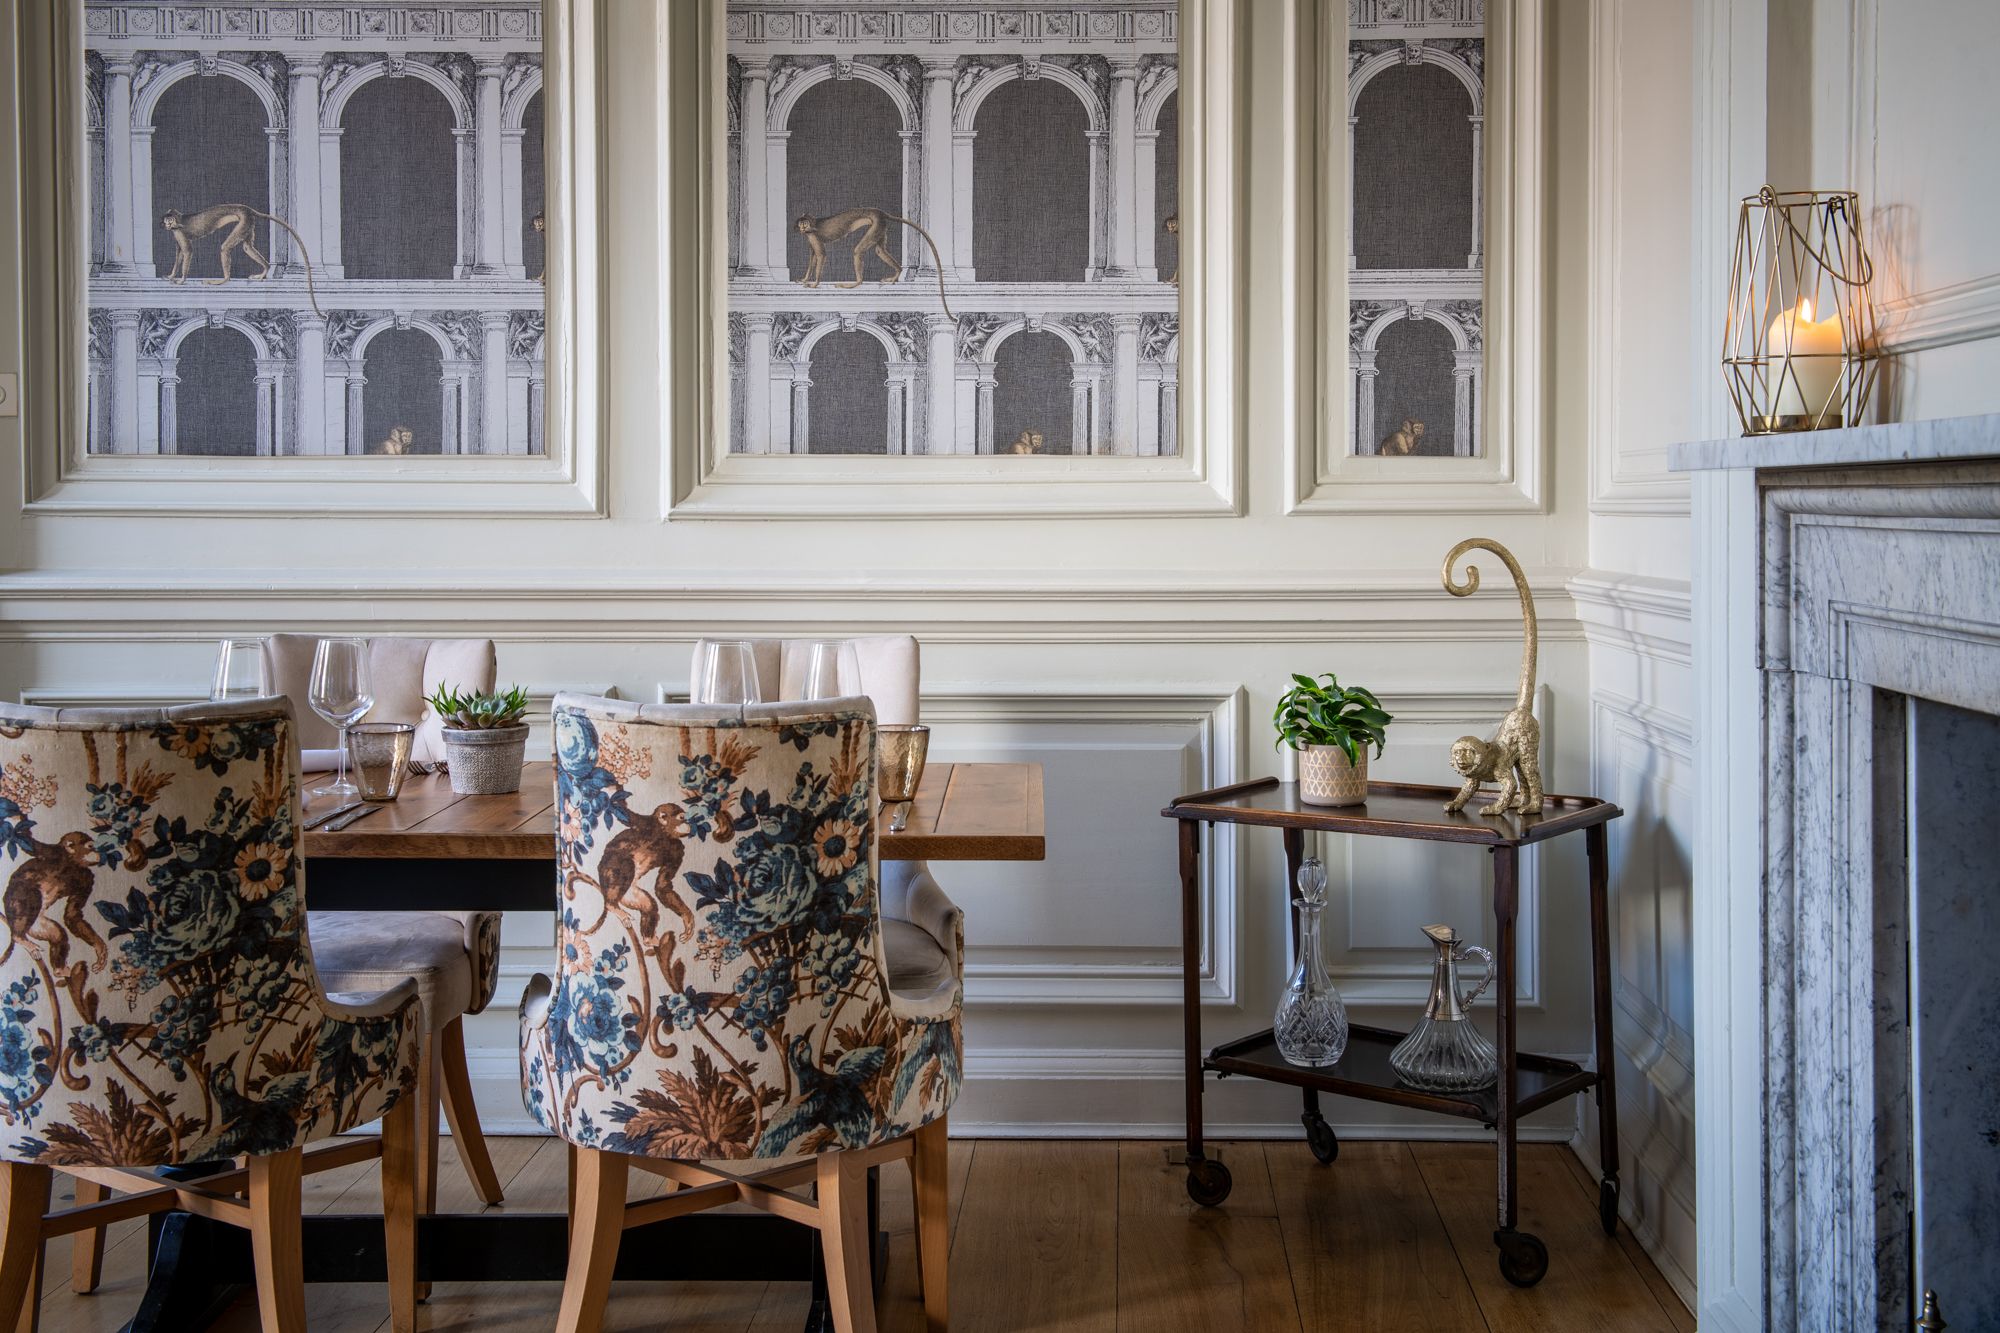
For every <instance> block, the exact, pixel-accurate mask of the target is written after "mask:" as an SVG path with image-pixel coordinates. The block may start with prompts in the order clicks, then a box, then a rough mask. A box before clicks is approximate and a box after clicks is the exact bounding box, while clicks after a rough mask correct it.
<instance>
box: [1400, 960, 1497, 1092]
mask: <svg viewBox="0 0 2000 1333" xmlns="http://www.w3.org/2000/svg"><path fill="white" fill-rule="evenodd" d="M1424 934H1425V935H1426V936H1427V937H1429V939H1430V942H1431V944H1432V945H1433V946H1434V947H1435V948H1436V949H1437V958H1436V959H1435V960H1434V961H1433V962H1432V965H1431V998H1430V1003H1429V1004H1428V1005H1426V1006H1425V1009H1424V1016H1423V1019H1422V1021H1420V1022H1419V1023H1418V1024H1417V1025H1416V1026H1415V1027H1414V1028H1412V1029H1410V1035H1409V1036H1407V1037H1405V1038H1403V1040H1402V1041H1400V1042H1398V1043H1397V1045H1396V1049H1395V1050H1393V1051H1391V1052H1389V1064H1390V1065H1391V1066H1392V1067H1393V1068H1394V1069H1395V1071H1396V1074H1397V1076H1398V1077H1399V1078H1401V1079H1402V1080H1403V1082H1405V1083H1407V1084H1409V1085H1410V1086H1411V1087H1413V1088H1422V1089H1424V1090H1426V1091H1429V1092H1473V1091H1476V1090H1478V1089H1480V1088H1490V1087H1492V1086H1493V1084H1494V1083H1495V1081H1497V1080H1498V1079H1499V1077H1500V1060H1499V1056H1498V1055H1497V1054H1496V1053H1495V1052H1494V1050H1493V1043H1492V1042H1490V1041H1488V1040H1486V1035H1485V1034H1484V1033H1482V1032H1481V1031H1480V1030H1479V1029H1478V1028H1477V1027H1475V1026H1474V1025H1473V1022H1472V1016H1471V1015H1470V1014H1468V1013H1466V1010H1467V1008H1469V1007H1470V1006H1471V1004H1472V1002H1473V1001H1474V1000H1476V999H1478V998H1479V995H1480V992H1482V991H1484V990H1485V989H1486V988H1487V986H1489V985H1490V984H1492V981H1493V955H1492V954H1490V953H1488V952H1486V950H1484V949H1482V948H1480V947H1479V946H1478V945H1476V944H1466V943H1463V942H1462V941H1460V939H1459V938H1458V935H1457V933H1456V932H1454V931H1453V930H1452V928H1451V927H1450V926H1425V927H1424ZM1468 957H1478V958H1481V959H1484V960H1485V962H1486V975H1485V977H1483V978H1481V980H1480V982H1479V984H1478V985H1477V986H1474V987H1473V988H1472V990H1471V992H1470V993H1469V994H1465V995H1461V994H1459V991H1458V965H1459V963H1460V961H1462V960H1463V959H1466V958H1468Z"/></svg>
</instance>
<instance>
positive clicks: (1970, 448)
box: [1667, 413, 2000, 472]
mask: <svg viewBox="0 0 2000 1333" xmlns="http://www.w3.org/2000/svg"><path fill="white" fill-rule="evenodd" d="M1996 457H2000V413H1996V414H1993V415H1989V416H1977V417H1946V418H1943V419H1941V420H1937V421H1904V422H1895V423H1892V424H1890V425H1886V426H1854V427H1850V428H1848V429H1845V430H1815V431H1800V432H1798V433H1796V434H1791V435H1753V436H1743V437H1739V438H1737V439H1732V440H1699V441H1694V442H1691V443H1687V444H1676V445H1673V446H1672V447H1671V448H1669V450H1668V451H1667V466H1668V467H1669V468H1671V469H1672V470H1673V471H1675V472H1720V471H1730V470H1734V469H1741V468H1755V469H1757V470H1759V471H1763V470H1766V469H1773V468H1801V467H1851V466H1855V465H1859V464H1868V463H1931V462H1950V461H1955V460H1959V459H1969V458H1996Z"/></svg>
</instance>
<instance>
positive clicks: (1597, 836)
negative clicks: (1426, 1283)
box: [1160, 778, 1623, 1287]
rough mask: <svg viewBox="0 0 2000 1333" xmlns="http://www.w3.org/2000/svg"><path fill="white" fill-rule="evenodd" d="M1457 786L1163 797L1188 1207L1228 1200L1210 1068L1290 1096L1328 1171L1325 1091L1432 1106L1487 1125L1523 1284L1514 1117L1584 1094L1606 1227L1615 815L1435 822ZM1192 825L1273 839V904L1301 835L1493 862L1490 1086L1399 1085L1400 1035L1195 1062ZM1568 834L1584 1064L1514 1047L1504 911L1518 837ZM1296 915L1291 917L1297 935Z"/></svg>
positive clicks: (1612, 1174)
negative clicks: (1481, 854) (1608, 850)
mask: <svg viewBox="0 0 2000 1333" xmlns="http://www.w3.org/2000/svg"><path fill="white" fill-rule="evenodd" d="M1455 790H1456V789H1455V788H1452V787H1429V786H1416V785H1408V784H1402V783H1393V782H1371V783H1369V784H1368V800H1367V802H1366V803H1365V804H1362V805H1356V806H1347V807H1341V808H1325V807H1321V806H1312V805H1306V804H1304V803H1303V802H1301V801H1300V800H1299V795H1298V787H1297V784H1295V783H1289V782H1279V781H1278V780H1277V779H1276V778H1263V779H1260V780H1258V781H1256V782H1245V783H1241V784H1238V785H1236V786H1233V787H1221V788H1218V789H1216V790H1214V791H1205V792H1196V793H1195V794H1193V795H1191V796H1183V797H1180V798H1179V799H1177V800H1175V801H1174V802H1173V804H1171V805H1169V806H1168V807H1167V808H1166V809H1165V810H1163V811H1161V812H1160V813H1161V814H1163V815H1165V816H1166V817H1167V818H1169V819H1173V820H1178V821H1179V825H1180V872H1181V951H1182V955H1181V957H1182V985H1183V991H1182V1005H1183V1038H1184V1047H1185V1056H1186V1060H1187V1159H1186V1161H1187V1168H1188V1177H1187V1189H1188V1195H1189V1197H1191V1198H1192V1199H1193V1200H1194V1201H1195V1202H1196V1203H1198V1204H1202V1205H1204V1206H1206V1207H1211V1208H1212V1207H1215V1206H1216V1205H1218V1204H1220V1203H1222V1201H1223V1200H1225V1199H1227V1198H1228V1197H1229V1190H1230V1184H1231V1182H1230V1178H1229V1169H1228V1168H1227V1167H1225V1166H1224V1165H1223V1164H1222V1163H1221V1162H1220V1161H1218V1160H1216V1159H1215V1158H1212V1157H1209V1156H1208V1155H1207V1154H1206V1152H1204V1150H1203V1148H1202V1123H1201V1099H1202V1075H1203V1073H1204V1071H1213V1072H1214V1073H1216V1074H1217V1075H1218V1076H1220V1077H1224V1078H1227V1077H1229V1076H1230V1075H1232V1074H1235V1075H1242V1076H1244V1077H1247V1078H1260V1079H1266V1080H1269V1081H1270V1082H1274V1083H1287V1084H1290V1085H1292V1086H1293V1087H1296V1088H1299V1089H1301V1090H1302V1093H1303V1095H1304V1099H1305V1110H1304V1114H1303V1115H1302V1116H1301V1117H1300V1118H1301V1119H1302V1120H1303V1121H1304V1123H1305V1128H1306V1142H1307V1143H1308V1144H1309V1145H1310V1147H1311V1148H1312V1153H1313V1156H1314V1157H1316V1158H1318V1159H1319V1161H1320V1162H1321V1163H1322V1164H1330V1163H1331V1162H1332V1161H1333V1160H1334V1158H1335V1157H1336V1156H1338V1155H1339V1153H1340V1143H1339V1140H1338V1139H1337V1138H1336V1137H1335V1136H1334V1132H1333V1127H1332V1126H1331V1125H1329V1124H1328V1123H1327V1121H1326V1118H1325V1117H1324V1116H1323V1115H1321V1114H1320V1109H1319V1095H1320V1094H1321V1093H1323V1092H1327V1093H1338V1094H1340V1095H1341V1096H1344V1097H1358V1098H1361V1099H1363V1100H1366V1101H1375V1102H1389V1103H1392V1104H1394V1105H1396V1106H1409V1107H1414V1108H1416V1109H1417V1110H1420V1111H1435V1112H1437V1113H1438V1114H1440V1115H1455V1116H1461V1117H1463V1118H1465V1119H1468V1120H1477V1121H1478V1122H1480V1123H1481V1124H1483V1125H1486V1126H1489V1127H1490V1128H1492V1129H1493V1130H1495V1131H1496V1138H1497V1140H1498V1145H1497V1146H1498V1149H1499V1169H1498V1187H1497V1195H1498V1225H1497V1227H1496V1228H1495V1230H1494V1232H1493V1242H1494V1244H1495V1245H1496V1246H1498V1247H1499V1252H1500V1272H1501V1274H1502V1276H1504V1277H1505V1278H1506V1279H1507V1280H1508V1281H1509V1282H1512V1283H1513V1284H1514V1285H1516V1286H1520V1287H1532V1286H1534V1285H1535V1283H1537V1282H1539V1281H1541V1279H1542V1276H1543V1274H1545V1273H1546V1272H1548V1267H1549V1252H1548V1248H1547V1246H1545V1245H1544V1244H1543V1243H1542V1241H1541V1238H1540V1237H1538V1236H1535V1235H1533V1234H1532V1233H1530V1232H1526V1231H1520V1230H1517V1229H1516V1227H1515V1222H1516V1218H1517V1210H1516V1199H1515V1188H1516V1183H1517V1180H1518V1176H1517V1172H1516V1152H1517V1146H1518V1145H1517V1131H1518V1127H1519V1125H1520V1120H1521V1117H1522V1116H1524V1115H1527V1114H1529V1113H1530V1112H1533V1111H1536V1110H1539V1109H1541V1108H1542V1107H1544V1106H1548V1105H1550V1104H1552V1103H1554V1102H1558V1101H1560V1100H1562V1099H1563V1098H1565V1097H1569V1096H1573V1095H1575V1094H1576V1093H1579V1092H1585V1091H1589V1090H1592V1089H1594V1090H1595V1091H1596V1094H1597V1123H1598V1133H1599V1138H1600V1142H1601V1155H1602V1160H1603V1167H1604V1174H1603V1178H1602V1180H1601V1182H1600V1184H1599V1188H1598V1219H1599V1221H1600V1223H1601V1224H1602V1225H1603V1227H1604V1232H1605V1234H1606V1235H1612V1234H1615V1233H1616V1231H1617V1228H1618V1098H1617V1094H1616V1089H1615V1088H1614V1086H1613V1083H1612V1070H1613V1066H1612V1053H1611V944H1610V922H1609V912H1608V907H1607V904H1606V900H1605V890H1606V885H1605V880H1606V864H1605V863H1606V857H1605V825H1607V824H1608V823H1610V822H1611V821H1612V820H1613V819H1616V818H1618V816H1619V815H1620V814H1622V813H1623V811H1621V810H1619V808H1618V807H1617V806H1615V805H1612V804H1611V803H1609V802H1608V801H1600V800H1597V799H1595V798H1593V797H1588V796H1550V797H1548V798H1547V801H1546V804H1545V805H1544V807H1543V812H1542V813H1541V814H1539V815H1496V816H1485V815H1480V814H1478V813H1476V810H1477V808H1478V806H1479V804H1481V803H1482V802H1481V801H1479V800H1475V802H1474V803H1473V809H1472V810H1470V811H1467V812H1464V813H1459V814H1446V813H1445V810H1444V804H1445V802H1446V801H1447V800H1449V799H1451V797H1452V795H1453V793H1454V791H1455ZM1203 824H1249V825H1258V826H1264V827H1270V828H1276V829H1279V830H1281V831H1282V833H1283V836H1284V840H1285V872H1286V874H1285V883H1286V897H1287V898H1288V899H1289V898H1290V896H1291V889H1292V886H1293V885H1296V884H1297V882H1298V873H1299V864H1300V862H1301V861H1302V860H1303V859H1304V856H1305V835H1306V833H1307V832H1319V833H1347V834H1353V835H1356V836H1361V837H1378V838H1412V839H1417V840H1420V841H1427V842H1468V843H1475V844H1478V845H1481V846H1484V847H1486V848H1487V849H1488V851H1489V852H1490V853H1491V855H1492V858H1493V921H1494V939H1493V958H1494V986H1493V993H1494V996H1495V1005H1494V1008H1495V1027H1496V1028H1497V1031H1496V1033H1495V1041H1494V1045H1495V1046H1496V1047H1497V1048H1498V1050H1499V1056H1500V1079H1499V1082H1498V1083H1497V1084H1495V1086H1493V1087H1491V1088H1488V1089H1485V1090H1484V1091H1480V1092H1472V1093H1440V1092H1426V1091H1421V1090H1419V1089H1416V1088H1412V1087H1410V1086H1408V1085H1407V1084H1404V1083H1402V1082H1400V1081H1399V1080H1398V1079H1397V1077H1396V1072H1395V1070H1394V1069H1392V1068H1391V1067H1390V1065H1389V1052H1390V1051H1391V1050H1392V1049H1393V1048H1394V1047H1395V1045H1396V1043H1397V1042H1399V1041H1401V1040H1402V1039H1403V1036H1404V1034H1403V1033H1401V1032H1392V1031H1389V1030H1387V1029H1385V1028H1374V1027H1363V1026H1359V1025H1355V1026H1352V1027H1350V1028H1349V1030H1348V1039H1347V1052H1346V1054H1345V1055H1343V1056H1342V1057H1341V1059H1340V1062H1339V1063H1338V1064H1335V1065H1333V1066H1332V1067H1330V1068H1327V1069H1308V1068H1305V1067H1303V1066H1299V1065H1294V1064H1291V1063H1289V1062H1287V1061H1286V1060H1285V1059H1284V1057H1283V1056H1281V1055H1279V1054H1278V1048H1277V1043H1276V1041H1275V1039H1274V1038H1273V1036H1272V1033H1271V1031H1270V1029H1268V1028H1267V1029H1265V1030H1264V1031H1262V1032H1258V1033H1255V1034H1253V1035H1251V1036H1248V1037H1243V1038H1240V1039H1238V1040H1236V1041H1232V1042H1226V1043H1224V1044H1223V1045H1221V1046H1217V1047H1216V1048H1215V1049H1214V1050H1212V1051H1210V1052H1209V1053H1208V1055H1207V1056H1206V1057H1205V1058H1204V1057H1203V1055H1202V1050H1201V1007H1200V1000H1201V995H1200V976H1199V966H1198V964H1199V954H1200V948H1201V938H1200V935H1201V932H1200V920H1199V897H1200V852H1201V827H1202V825H1203ZM1577 832H1581V833H1582V834H1583V836H1584V846H1585V849H1586V851H1587V853H1588V857H1589V862H1590V955H1591V999H1592V1008H1593V1011H1594V1020H1595V1027H1596V1046H1595V1049H1596V1064H1597V1068H1596V1069H1595V1070H1594V1071H1593V1070H1589V1069H1585V1068H1584V1067H1583V1066H1581V1065H1579V1064H1576V1063H1575V1062H1573V1061H1570V1060H1559V1059H1556V1058H1554V1057H1552V1056H1545V1055H1528V1054H1523V1053H1521V1052H1519V1051H1517V1050H1516V1049H1515V1021H1514V991H1515V971H1514V967H1515V957H1514V955H1515V941H1514V925H1515V915H1516V912H1517V910H1518V908H1519V903H1520V879H1519V872H1520V864H1519V863H1520V852H1521V848H1523V847H1525V846H1528V845H1529V844H1531V843H1537V842H1546V841H1548V840H1549V839H1551V838H1558V837H1561V836H1563V835H1564V834H1568V833H1577ZM1297 924H1298V921H1297V909H1296V908H1294V909H1293V926H1294V930H1293V932H1292V933H1293V937H1294V938H1295V939H1296V937H1297V934H1298V932H1297V930H1296V926H1297Z"/></svg>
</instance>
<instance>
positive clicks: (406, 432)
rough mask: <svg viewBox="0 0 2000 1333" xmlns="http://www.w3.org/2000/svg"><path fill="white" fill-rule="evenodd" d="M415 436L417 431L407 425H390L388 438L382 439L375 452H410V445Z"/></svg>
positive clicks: (413, 441)
mask: <svg viewBox="0 0 2000 1333" xmlns="http://www.w3.org/2000/svg"><path fill="white" fill-rule="evenodd" d="M416 438H417V433H416V432H415V431H413V430H411V429H410V428H409V427H408V426H391V427H390V428H389V435H388V438H386V439H384V440H383V441H382V443H381V445H380V447H379V448H377V449H376V452H377V453H383V454H407V453H409V452H410V446H411V445H412V444H414V443H415V442H416Z"/></svg>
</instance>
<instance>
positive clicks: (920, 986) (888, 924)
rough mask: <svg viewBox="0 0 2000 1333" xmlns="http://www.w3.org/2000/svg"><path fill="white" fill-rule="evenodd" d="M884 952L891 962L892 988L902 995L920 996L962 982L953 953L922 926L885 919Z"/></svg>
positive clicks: (890, 979) (883, 933)
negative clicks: (946, 949)
mask: <svg viewBox="0 0 2000 1333" xmlns="http://www.w3.org/2000/svg"><path fill="white" fill-rule="evenodd" d="M882 952H883V953H884V954H885V955H887V960H888V964H889V989H890V990H892V991H894V992H896V994H898V995H908V996H918V997H920V996H925V995H929V994H931V993H932V992H933V991H935V990H937V989H938V988H939V987H940V986H956V985H957V984H958V969H957V968H956V967H954V966H953V965H952V961H951V955H950V954H948V953H946V952H945V951H944V946H943V945H942V944H939V943H938V942H937V941H936V940H935V939H932V938H931V933H930V932H929V931H927V930H925V929H924V928H923V927H922V926H918V925H913V924H911V923H910V922H908V921H895V920H891V919H888V918H884V919H883V922H882Z"/></svg>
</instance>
